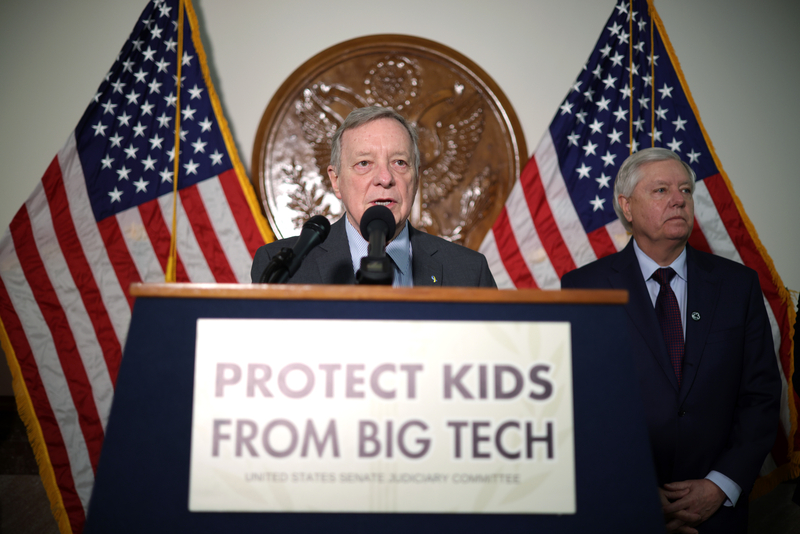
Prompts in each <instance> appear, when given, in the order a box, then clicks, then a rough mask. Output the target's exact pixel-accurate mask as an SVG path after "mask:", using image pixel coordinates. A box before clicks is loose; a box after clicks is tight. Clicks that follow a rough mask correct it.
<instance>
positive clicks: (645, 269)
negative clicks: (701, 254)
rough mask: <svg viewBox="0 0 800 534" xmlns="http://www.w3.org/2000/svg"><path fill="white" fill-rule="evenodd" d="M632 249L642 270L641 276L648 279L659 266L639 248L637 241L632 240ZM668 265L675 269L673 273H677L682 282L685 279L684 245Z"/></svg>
mask: <svg viewBox="0 0 800 534" xmlns="http://www.w3.org/2000/svg"><path fill="white" fill-rule="evenodd" d="M633 251H634V252H635V253H636V259H637V260H639V268H640V269H641V270H642V276H643V277H644V279H645V280H650V277H651V276H653V273H654V272H656V271H657V270H658V269H661V266H660V265H659V264H658V263H656V262H655V261H653V260H652V259H651V258H650V256H648V255H647V254H645V253H644V251H642V249H640V248H639V245H638V243H636V240H635V239H634V240H633ZM669 267H672V270H673V271H675V274H676V275H678V276H679V277H680V278H681V279H682V280H683V281H684V282H685V281H686V247H683V250H682V251H681V253H680V255H679V256H678V257H677V258H675V261H673V262H672V263H671V264H669Z"/></svg>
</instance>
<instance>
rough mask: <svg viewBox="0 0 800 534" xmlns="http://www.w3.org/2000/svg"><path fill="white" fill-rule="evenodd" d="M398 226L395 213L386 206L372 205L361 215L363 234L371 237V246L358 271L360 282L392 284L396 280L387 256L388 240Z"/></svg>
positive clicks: (357, 279)
mask: <svg viewBox="0 0 800 534" xmlns="http://www.w3.org/2000/svg"><path fill="white" fill-rule="evenodd" d="M396 228H397V224H396V223H395V222H394V214H393V213H392V210H390V209H389V208H387V207H386V206H380V205H376V206H372V207H371V208H369V209H368V210H367V211H365V212H364V215H362V216H361V225H360V230H361V235H362V236H364V237H366V238H368V239H369V248H368V249H367V256H366V257H365V258H361V268H360V269H359V270H358V272H357V273H356V281H357V282H358V283H359V284H370V285H391V284H392V282H393V281H394V269H392V263H391V261H390V260H389V258H388V257H387V256H386V242H387V241H388V240H389V239H391V238H392V237H394V232H395V229H396Z"/></svg>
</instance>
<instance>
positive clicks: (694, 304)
mask: <svg viewBox="0 0 800 534" xmlns="http://www.w3.org/2000/svg"><path fill="white" fill-rule="evenodd" d="M694 187H695V175H694V172H693V171H692V169H691V168H690V167H689V165H687V164H686V163H685V162H682V161H681V160H680V157H679V156H677V155H676V154H675V153H673V152H671V151H669V150H666V149H663V148H650V149H646V150H642V151H640V152H637V153H635V154H633V155H632V156H630V157H629V158H628V159H627V160H626V161H625V162H624V163H623V164H622V166H621V167H620V171H619V174H618V176H617V179H616V182H615V184H614V209H615V210H616V212H617V215H619V218H620V220H621V221H622V222H623V224H624V225H625V226H626V228H627V229H628V231H630V232H632V234H633V239H631V241H630V242H629V243H628V245H627V247H626V248H625V249H624V250H622V251H621V252H619V253H617V254H612V255H611V256H608V257H605V258H602V259H600V260H597V261H595V262H593V263H591V264H589V265H586V266H584V267H582V268H580V269H577V270H575V271H572V272H570V273H567V274H566V275H564V277H563V279H562V281H561V287H562V288H614V289H626V290H627V291H628V292H629V294H630V300H629V302H628V304H627V305H626V311H627V313H628V329H629V332H630V338H631V345H632V348H633V351H632V352H633V357H634V363H635V366H636V372H637V376H638V379H639V386H640V390H641V395H642V399H643V402H644V407H645V414H646V418H647V426H648V431H649V434H650V442H651V447H652V451H653V458H654V462H655V467H656V475H657V478H658V484H659V493H660V496H661V502H662V508H663V512H664V517H665V524H666V526H667V530H668V531H670V532H690V533H691V532H698V531H699V532H724V533H731V532H746V531H747V497H748V493H749V491H750V489H751V487H752V485H753V482H754V481H755V479H756V477H757V475H758V472H759V469H760V467H761V465H762V463H763V462H764V459H765V458H766V456H767V453H768V452H769V450H770V447H771V446H772V444H773V442H774V439H775V432H776V430H777V423H778V410H779V400H780V392H781V384H780V379H779V375H778V369H777V364H776V356H775V351H774V348H773V343H772V336H771V330H770V325H769V319H768V317H767V313H766V310H765V308H764V302H763V296H762V293H761V288H760V286H759V282H758V277H757V275H756V273H755V272H754V271H752V270H751V269H749V268H747V267H745V266H743V265H740V264H738V263H735V262H732V261H729V260H726V259H723V258H720V257H718V256H713V255H710V254H706V253H703V252H700V251H697V250H694V249H692V248H691V247H690V246H688V245H687V241H688V239H689V235H690V234H691V231H692V227H693V223H694V200H693V196H692V195H693V193H694Z"/></svg>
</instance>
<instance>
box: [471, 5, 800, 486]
mask: <svg viewBox="0 0 800 534" xmlns="http://www.w3.org/2000/svg"><path fill="white" fill-rule="evenodd" d="M631 139H633V143H632V144H633V146H632V147H631ZM650 146H659V147H665V148H669V149H670V150H672V151H674V152H676V153H677V154H679V155H680V156H681V158H683V159H684V161H686V162H687V163H689V165H691V167H692V168H693V169H694V171H695V172H696V173H697V179H698V182H697V188H696V190H695V193H694V202H695V225H694V231H693V233H692V236H691V239H690V243H691V245H692V246H693V247H695V248H697V249H700V250H704V251H707V252H712V253H714V254H717V255H720V256H724V257H726V258H729V259H732V260H735V261H738V262H740V263H744V264H745V265H748V266H749V267H751V268H753V269H755V270H756V271H757V272H758V274H759V279H760V281H761V287H762V291H763V293H764V299H765V304H766V307H767V312H768V314H769V318H770V322H771V325H772V333H773V339H774V341H775V347H776V358H777V359H778V362H779V365H780V367H781V369H782V371H783V372H782V382H783V399H784V402H783V404H782V409H781V426H782V429H781V431H779V435H778V436H777V439H776V442H775V446H774V448H773V451H772V454H771V456H770V457H769V458H768V459H767V461H766V462H765V464H764V467H763V469H762V473H761V474H762V478H761V479H759V481H758V482H757V483H756V487H755V488H754V490H753V492H752V494H753V495H758V494H759V493H763V492H765V491H768V490H769V489H770V488H771V487H772V486H773V485H774V484H777V483H778V482H780V481H781V480H784V479H787V478H790V476H791V475H792V473H791V472H792V470H793V469H797V467H798V466H797V463H798V459H794V460H793V456H794V454H793V453H794V451H795V450H800V443H797V444H796V443H795V433H794V430H793V425H792V423H793V415H792V414H793V413H795V414H796V412H795V410H794V406H796V405H797V404H796V402H797V401H800V399H798V397H797V396H796V394H795V392H794V391H793V390H792V387H791V354H792V340H791V337H790V325H791V324H793V323H794V309H793V306H792V304H791V298H790V295H789V293H788V291H787V290H786V289H785V287H784V285H783V283H782V282H781V280H780V277H779V276H778V273H777V272H776V271H775V267H774V265H773V263H772V260H771V259H770V257H769V255H768V254H767V252H766V250H765V249H764V247H763V245H761V242H760V241H759V239H758V236H757V234H756V231H755V228H754V227H753V225H752V223H751V222H750V220H749V219H748V217H747V215H746V214H745V212H744V208H743V207H742V205H741V203H740V201H739V199H738V198H737V196H736V194H735V193H734V191H733V187H732V186H731V182H730V180H729V179H728V177H727V175H726V174H725V171H724V170H723V169H722V166H721V164H720V162H719V159H718V158H717V156H716V154H715V153H714V149H713V146H712V145H711V141H710V139H709V137H708V134H707V133H706V131H705V129H704V127H703V124H702V122H701V121H700V116H699V114H698V112H697V107H696V106H695V104H694V102H693V100H692V96H691V93H690V92H689V87H688V85H687V83H686V80H685V79H684V76H683V73H682V72H681V70H680V65H679V63H678V59H677V57H676V56H675V52H674V50H673V49H672V46H671V45H670V42H669V39H668V37H667V34H666V31H665V30H664V26H663V23H662V22H661V19H660V18H659V16H658V13H657V12H656V10H655V7H654V6H653V5H652V2H651V1H650V2H648V1H646V0H633V1H630V0H621V1H620V2H619V3H618V4H617V5H616V6H615V8H614V11H613V13H612V14H611V17H610V18H609V19H608V22H607V23H606V25H605V26H604V27H603V31H602V33H601V35H600V39H599V40H598V42H597V45H596V46H595V48H594V50H593V51H592V53H591V54H590V56H589V59H588V61H587V62H586V64H585V65H584V66H583V68H582V69H581V72H580V74H579V75H578V78H577V79H576V80H575V83H574V84H573V85H572V87H570V89H569V91H568V92H567V96H566V98H565V99H564V101H563V102H562V104H561V105H560V106H559V108H558V110H557V112H556V116H555V118H554V119H553V121H552V123H551V124H550V127H549V128H548V130H547V131H546V132H545V134H544V137H543V138H542V140H541V142H540V143H539V146H538V147H537V148H536V150H535V152H534V154H533V156H532V157H531V159H530V161H529V162H528V164H527V165H526V167H525V168H524V169H523V171H522V173H521V176H520V179H519V180H518V181H517V183H516V184H515V185H514V188H513V189H512V191H511V194H510V195H509V198H508V200H507V201H506V204H505V207H504V209H503V211H502V212H501V214H500V216H499V217H498V219H497V221H496V222H495V223H494V225H493V227H492V230H491V231H490V232H489V233H488V235H487V236H486V238H485V240H484V242H483V243H482V245H481V247H480V250H481V252H483V253H484V254H485V255H486V257H487V259H488V261H489V265H490V267H491V269H492V273H493V274H494V277H495V280H496V281H497V284H498V286H499V287H505V288H513V287H538V288H542V289H557V288H559V287H560V279H561V276H563V275H564V273H567V272H569V271H571V270H573V269H575V268H577V267H580V266H582V265H585V264H587V263H589V262H591V261H594V260H595V259H597V258H601V257H603V256H606V255H608V254H611V253H614V252H617V251H619V250H621V249H622V248H624V247H625V245H626V244H627V242H628V238H629V236H628V234H627V233H626V231H625V229H624V228H623V227H622V224H621V223H620V222H619V220H618V219H617V216H616V214H615V213H614V208H613V188H614V178H615V177H616V174H617V171H618V170H619V167H620V165H621V164H622V162H623V161H624V160H625V158H626V157H628V155H629V154H630V152H631V151H636V150H638V149H640V148H644V147H650ZM795 417H796V416H795ZM796 445H797V446H798V447H796ZM793 464H794V465H793Z"/></svg>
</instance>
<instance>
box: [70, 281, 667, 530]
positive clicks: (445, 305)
mask: <svg viewBox="0 0 800 534" xmlns="http://www.w3.org/2000/svg"><path fill="white" fill-rule="evenodd" d="M131 294H132V295H133V296H134V297H136V303H135V306H134V310H133V317H132V321H131V326H130V330H129V333H128V338H127V343H126V346H125V351H124V356H123V359H122V364H121V367H120V372H119V377H118V379H117V384H116V393H115V398H114V403H113V406H112V410H111V415H110V419H109V423H108V427H107V432H106V437H105V442H104V445H103V451H102V455H101V458H100V464H99V467H98V471H97V476H96V480H95V485H94V490H93V493H92V500H91V504H90V507H89V514H88V517H87V523H86V529H85V532H86V533H87V534H92V533H106V532H114V533H125V532H136V533H140V532H148V533H158V532H164V533H173V532H192V533H206V532H207V533H218V532H267V531H268V532H348V533H355V532H381V533H390V532H392V533H393V532H397V533H401V532H402V533H406V532H414V533H423V532H437V533H440V532H451V531H452V532H459V533H472V532H474V533H478V532H480V533H486V532H500V531H505V532H559V533H563V532H575V533H579V532H580V533H584V532H592V533H598V532H637V533H644V532H653V533H656V532H663V528H664V527H663V522H662V519H661V513H660V506H659V502H658V495H657V491H656V479H655V471H654V468H653V464H652V459H651V456H650V447H649V443H648V438H647V432H646V428H645V424H644V412H643V409H642V407H641V402H640V400H639V392H638V389H637V388H638V385H637V381H636V379H635V376H634V369H633V363H632V358H631V354H630V349H629V343H628V340H627V337H628V334H627V329H626V318H625V311H624V309H623V305H624V304H625V303H626V302H627V293H625V292H623V291H610V290H603V291H600V290H584V291H579V290H565V291H538V290H514V291H499V290H493V289H456V288H433V289H423V288H397V289H394V288H383V287H361V286H300V285H287V286H268V285H233V284H231V285H225V284H213V285H212V284H208V285H205V284H203V285H199V284H140V285H134V286H133V287H132V288H131ZM198 318H232V319H236V318H242V319H251V318H260V319H331V318H335V319H339V320H341V319H362V320H363V319H368V320H374V319H393V320H411V319H413V320H425V321H427V320H430V321H442V320H447V321H487V320H489V321H568V322H570V323H571V325H572V371H573V377H572V379H573V406H574V427H575V434H574V439H575V472H576V478H575V487H576V501H577V512H576V513H575V514H570V515H554V514H553V515H543V514H514V515H501V514H478V513H475V514H416V513H412V514H409V513H403V514H388V513H274V512H271V513H242V512H239V513H211V512H203V513H194V512H190V511H189V507H188V502H189V469H190V445H191V427H192V399H193V374H194V358H195V334H196V324H197V319H198ZM264 346H265V348H269V346H270V340H269V339H264Z"/></svg>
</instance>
